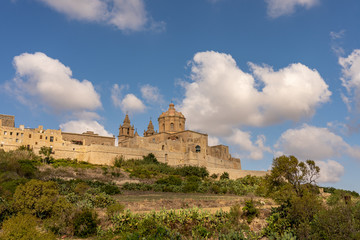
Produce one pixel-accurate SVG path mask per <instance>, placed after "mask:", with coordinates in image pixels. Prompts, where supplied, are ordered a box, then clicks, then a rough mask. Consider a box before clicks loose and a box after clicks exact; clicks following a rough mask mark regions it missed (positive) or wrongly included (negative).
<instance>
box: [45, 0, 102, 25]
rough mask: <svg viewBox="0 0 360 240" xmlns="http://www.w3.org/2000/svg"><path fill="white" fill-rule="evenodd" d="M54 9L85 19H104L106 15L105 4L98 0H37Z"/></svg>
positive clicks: (69, 15)
mask: <svg viewBox="0 0 360 240" xmlns="http://www.w3.org/2000/svg"><path fill="white" fill-rule="evenodd" d="M38 1H41V2H43V3H45V4H47V5H48V6H50V7H51V8H53V9H55V10H56V11H58V12H60V13H63V14H66V15H67V16H68V17H71V18H74V19H78V20H87V21H100V20H105V19H106V17H107V16H106V15H107V5H106V3H105V2H104V1H100V0H76V1H74V0H61V1H59V0H38Z"/></svg>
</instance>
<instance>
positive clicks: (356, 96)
mask: <svg viewBox="0 0 360 240" xmlns="http://www.w3.org/2000/svg"><path fill="white" fill-rule="evenodd" d="M339 64H340V65H341V66H342V77H341V81H342V85H343V86H344V87H345V88H346V90H347V93H348V95H347V96H343V100H344V102H345V103H346V104H347V106H348V108H349V109H350V110H351V109H352V108H351V106H352V105H353V103H354V105H355V110H356V111H357V112H358V113H360V49H355V50H354V51H353V52H352V53H351V54H350V55H349V56H348V57H346V58H345V57H340V58H339Z"/></svg>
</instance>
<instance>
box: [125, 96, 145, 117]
mask: <svg viewBox="0 0 360 240" xmlns="http://www.w3.org/2000/svg"><path fill="white" fill-rule="evenodd" d="M121 110H122V111H123V112H130V113H137V112H143V111H144V110H145V105H144V104H143V102H142V101H141V100H140V99H139V98H137V97H136V96H135V95H134V94H131V93H130V94H127V95H126V96H125V97H124V99H123V100H122V101H121Z"/></svg>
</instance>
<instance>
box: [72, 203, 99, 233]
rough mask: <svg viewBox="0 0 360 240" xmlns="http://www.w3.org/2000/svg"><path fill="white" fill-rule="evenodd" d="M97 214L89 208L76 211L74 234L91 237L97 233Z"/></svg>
mask: <svg viewBox="0 0 360 240" xmlns="http://www.w3.org/2000/svg"><path fill="white" fill-rule="evenodd" d="M96 228H97V216H96V214H95V212H93V211H91V210H89V209H83V210H81V211H79V212H77V213H75V217H74V234H75V236H78V237H89V236H91V235H94V234H95V233H96Z"/></svg>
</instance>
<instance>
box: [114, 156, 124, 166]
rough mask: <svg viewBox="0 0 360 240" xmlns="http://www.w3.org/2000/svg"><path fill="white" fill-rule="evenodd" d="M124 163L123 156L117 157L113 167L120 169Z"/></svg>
mask: <svg viewBox="0 0 360 240" xmlns="http://www.w3.org/2000/svg"><path fill="white" fill-rule="evenodd" d="M124 162H125V158H124V156H122V155H121V156H117V157H116V158H115V160H114V167H118V168H121V167H122V166H123V164H124Z"/></svg>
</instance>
